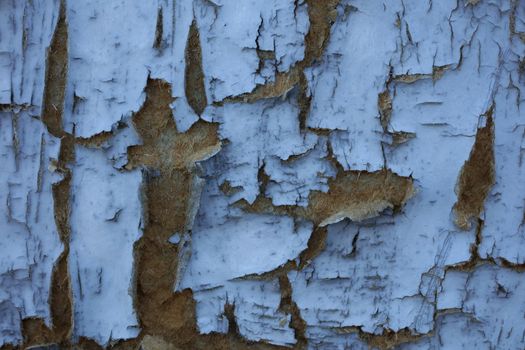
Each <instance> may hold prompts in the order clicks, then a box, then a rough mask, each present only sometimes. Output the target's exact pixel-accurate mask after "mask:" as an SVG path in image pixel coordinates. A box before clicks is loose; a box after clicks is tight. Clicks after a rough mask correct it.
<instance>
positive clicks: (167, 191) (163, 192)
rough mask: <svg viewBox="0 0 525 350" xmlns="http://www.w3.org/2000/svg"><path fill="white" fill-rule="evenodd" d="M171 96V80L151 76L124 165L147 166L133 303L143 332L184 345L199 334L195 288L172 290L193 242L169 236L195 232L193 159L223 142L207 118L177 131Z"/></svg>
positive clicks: (200, 156)
mask: <svg viewBox="0 0 525 350" xmlns="http://www.w3.org/2000/svg"><path fill="white" fill-rule="evenodd" d="M171 101H172V95H171V87H170V85H169V84H168V83H166V82H164V81H161V80H153V79H149V80H148V84H147V86H146V101H145V102H144V105H143V106H142V108H141V109H140V110H139V111H138V112H137V113H136V114H135V115H134V116H133V119H132V120H133V124H134V125H135V128H136V130H137V132H138V134H139V135H140V136H141V138H142V141H143V145H141V146H132V147H130V148H128V157H129V162H128V164H127V165H126V169H133V168H136V167H143V168H144V169H145V170H144V189H143V193H144V207H145V222H146V223H145V228H144V233H143V236H142V237H141V238H140V239H139V241H137V242H136V244H135V248H134V254H135V283H136V290H135V308H136V310H137V314H138V318H139V323H140V326H141V328H142V332H143V334H148V335H155V336H160V337H163V338H164V339H166V340H168V341H170V342H173V343H178V344H180V343H183V344H185V343H188V342H191V341H192V339H193V338H194V337H195V336H196V334H197V331H196V320H195V305H194V301H193V297H192V294H193V293H192V291H191V290H189V289H188V290H184V291H181V292H174V286H175V284H176V281H177V277H178V276H177V271H179V270H180V264H181V261H180V260H179V255H180V252H181V250H183V249H184V245H185V244H189V242H187V241H181V242H180V243H179V244H172V243H170V242H169V238H170V237H171V236H172V235H173V234H175V233H180V234H184V233H186V234H190V233H191V225H192V223H193V217H192V215H194V214H195V213H194V212H193V211H192V208H193V207H194V202H195V201H198V200H199V198H200V191H195V187H196V186H197V185H198V183H199V181H198V180H199V179H198V176H197V167H196V164H195V163H196V162H197V161H200V160H203V159H206V158H207V157H209V156H211V155H213V154H215V153H216V152H217V151H218V150H219V148H220V141H219V139H218V136H217V132H218V126H217V125H216V124H211V123H206V122H203V121H198V122H197V123H195V124H194V125H193V126H192V127H191V128H190V129H189V130H188V131H187V132H186V133H179V132H177V128H176V125H175V122H174V119H173V116H172V111H171V108H170V103H171ZM197 187H198V186H197Z"/></svg>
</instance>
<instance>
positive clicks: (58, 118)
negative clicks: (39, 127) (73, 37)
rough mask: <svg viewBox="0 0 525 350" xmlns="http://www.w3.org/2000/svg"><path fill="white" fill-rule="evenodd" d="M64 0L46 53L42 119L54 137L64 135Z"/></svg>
mask: <svg viewBox="0 0 525 350" xmlns="http://www.w3.org/2000/svg"><path fill="white" fill-rule="evenodd" d="M67 46H68V28H67V22H66V0H61V1H60V10H59V16H58V22H57V25H56V28H55V33H54V34H53V39H52V40H51V45H50V46H49V49H48V53H47V66H46V78H45V88H44V100H43V105H42V121H43V122H44V124H45V125H46V126H47V128H48V130H49V132H50V133H51V134H52V135H53V136H56V137H61V136H63V135H64V130H63V129H62V116H63V112H64V96H65V92H66V82H67V69H68V47H67Z"/></svg>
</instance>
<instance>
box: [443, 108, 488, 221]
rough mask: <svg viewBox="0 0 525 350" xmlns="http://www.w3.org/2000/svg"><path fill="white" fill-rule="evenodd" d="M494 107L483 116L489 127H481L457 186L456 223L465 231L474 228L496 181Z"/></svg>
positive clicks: (454, 209) (454, 208) (486, 125)
mask: <svg viewBox="0 0 525 350" xmlns="http://www.w3.org/2000/svg"><path fill="white" fill-rule="evenodd" d="M493 107H494V106H492V107H490V108H489V110H488V111H487V112H486V113H485V114H484V115H483V116H482V117H485V119H486V123H485V126H483V127H480V128H478V131H477V133H476V140H475V141H474V146H473V147H472V150H471V152H470V155H469V158H468V160H467V161H466V162H465V164H464V165H463V167H462V168H461V172H460V174H459V178H458V183H457V185H456V193H457V198H458V200H457V202H456V203H455V204H454V207H453V211H454V214H455V223H456V225H457V226H458V227H459V228H461V229H462V230H468V229H470V227H471V223H470V220H471V219H473V218H476V217H478V218H479V215H480V214H481V212H482V211H483V207H484V203H485V199H486V198H487V195H488V194H489V192H490V190H491V188H492V186H493V185H494V182H495V167H494V123H493V118H492V113H493Z"/></svg>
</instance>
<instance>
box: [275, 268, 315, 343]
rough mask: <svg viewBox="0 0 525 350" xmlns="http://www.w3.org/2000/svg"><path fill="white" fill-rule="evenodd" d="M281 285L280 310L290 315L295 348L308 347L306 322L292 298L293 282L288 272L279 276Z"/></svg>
mask: <svg viewBox="0 0 525 350" xmlns="http://www.w3.org/2000/svg"><path fill="white" fill-rule="evenodd" d="M279 287H280V289H281V303H280V305H279V310H281V311H282V312H284V313H286V314H288V315H290V328H292V329H293V330H294V334H295V340H296V343H295V346H294V349H306V346H307V345H308V339H307V338H306V326H307V325H306V322H305V321H304V320H303V318H302V317H301V310H300V309H299V306H297V304H296V303H295V301H293V298H292V284H291V283H290V280H289V278H288V275H287V274H286V273H283V274H281V275H280V276H279Z"/></svg>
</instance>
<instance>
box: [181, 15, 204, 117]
mask: <svg viewBox="0 0 525 350" xmlns="http://www.w3.org/2000/svg"><path fill="white" fill-rule="evenodd" d="M184 81H185V82H184V90H185V93H186V99H187V100H188V103H189V105H190V106H191V108H192V109H193V111H194V112H195V113H197V114H198V115H199V116H200V115H201V114H202V112H203V111H204V109H205V108H206V105H207V104H208V102H207V100H206V90H205V88H204V72H203V71H202V51H201V43H200V37H199V28H198V27H197V21H195V19H193V22H191V26H190V31H189V34H188V41H187V43H186V69H185V72H184Z"/></svg>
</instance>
